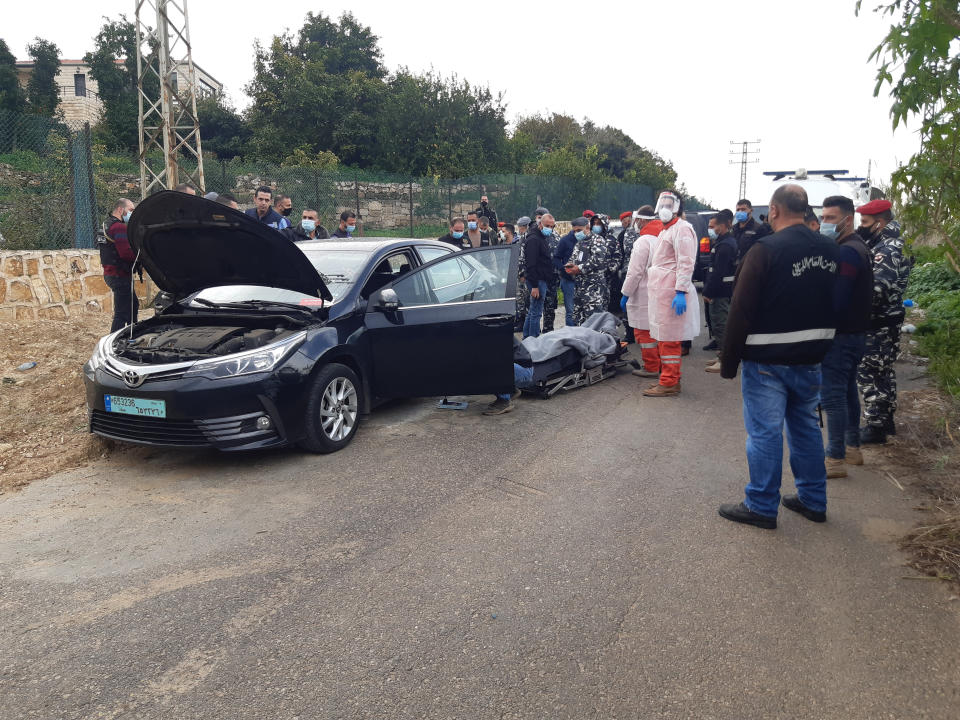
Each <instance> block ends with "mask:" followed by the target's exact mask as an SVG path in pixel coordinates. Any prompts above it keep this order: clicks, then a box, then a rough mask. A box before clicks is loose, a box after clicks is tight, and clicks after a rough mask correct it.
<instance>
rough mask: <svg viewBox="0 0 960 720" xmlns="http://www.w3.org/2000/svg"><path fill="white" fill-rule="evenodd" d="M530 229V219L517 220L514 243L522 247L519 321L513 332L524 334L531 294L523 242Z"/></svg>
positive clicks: (518, 304) (518, 273) (518, 293)
mask: <svg viewBox="0 0 960 720" xmlns="http://www.w3.org/2000/svg"><path fill="white" fill-rule="evenodd" d="M529 227H530V218H528V217H527V216H526V215H524V216H523V217H522V218H519V219H518V220H517V226H516V229H517V234H516V235H515V236H514V242H515V243H519V245H520V259H519V261H518V264H517V275H518V281H517V321H516V323H514V326H513V331H514V332H522V331H523V323H524V321H526V319H527V310H528V309H529V308H530V293H528V292H527V284H526V282H525V281H526V271H527V262H526V257H524V252H523V241H524V239H525V238H526V237H527V229H528V228H529Z"/></svg>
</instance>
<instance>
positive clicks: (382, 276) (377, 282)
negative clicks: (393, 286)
mask: <svg viewBox="0 0 960 720" xmlns="http://www.w3.org/2000/svg"><path fill="white" fill-rule="evenodd" d="M412 268H413V258H412V257H411V255H410V252H409V251H407V250H404V251H402V252H398V253H394V254H393V255H390V256H389V257H386V258H384V259H383V260H381V261H380V262H379V263H377V267H375V268H374V269H373V273H372V274H371V275H370V277H369V278H368V279H367V282H366V284H365V285H364V286H363V290H362V291H361V292H360V295H361V296H362V297H365V298H368V297H370V296H371V295H372V294H373V293H375V292H376V291H377V290H379V289H380V288H382V287H383V286H384V285H389V284H390V283H392V282H393V281H394V280H397V279H399V278H401V277H403V276H404V275H406V274H407V273H408V272H410V270H411V269H412Z"/></svg>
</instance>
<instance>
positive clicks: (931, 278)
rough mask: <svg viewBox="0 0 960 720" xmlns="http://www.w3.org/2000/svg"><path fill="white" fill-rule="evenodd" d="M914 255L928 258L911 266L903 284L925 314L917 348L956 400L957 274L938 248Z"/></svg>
mask: <svg viewBox="0 0 960 720" xmlns="http://www.w3.org/2000/svg"><path fill="white" fill-rule="evenodd" d="M938 255H939V257H937V256H938ZM917 257H918V259H919V258H924V259H928V261H927V262H924V263H923V264H922V265H919V266H916V267H914V269H913V272H911V274H910V284H909V285H908V287H907V294H908V296H909V297H911V298H912V299H913V300H914V302H916V303H917V304H918V305H919V306H920V308H921V309H923V311H924V312H925V313H926V320H925V322H924V323H923V324H922V325H921V326H920V327H919V328H918V329H917V349H918V351H919V353H920V354H921V355H924V356H926V357H928V358H930V374H931V375H933V377H934V378H935V379H936V380H937V382H938V384H939V385H940V386H941V387H942V388H943V389H944V390H945V391H946V392H948V393H949V394H950V395H951V396H952V397H953V398H955V399H957V400H960V275H958V274H957V273H956V272H954V270H953V268H951V267H950V265H949V264H948V262H947V260H946V258H945V257H944V254H943V252H942V250H940V251H939V253H938V252H937V251H936V250H928V251H925V252H924V253H922V254H920V253H918V254H917Z"/></svg>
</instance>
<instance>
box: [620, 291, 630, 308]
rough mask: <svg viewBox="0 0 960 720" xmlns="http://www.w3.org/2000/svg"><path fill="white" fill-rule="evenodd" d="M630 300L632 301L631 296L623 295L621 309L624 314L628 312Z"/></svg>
mask: <svg viewBox="0 0 960 720" xmlns="http://www.w3.org/2000/svg"><path fill="white" fill-rule="evenodd" d="M629 299H630V296H629V295H623V296H622V297H621V298H620V309H621V310H623V311H624V312H626V311H627V300H629Z"/></svg>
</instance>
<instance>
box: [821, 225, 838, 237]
mask: <svg viewBox="0 0 960 720" xmlns="http://www.w3.org/2000/svg"><path fill="white" fill-rule="evenodd" d="M820 234H821V235H823V236H824V237H825V238H829V239H830V240H836V239H837V236H838V235H839V234H840V231H839V230H837V226H836V225H834V224H833V223H820Z"/></svg>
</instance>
